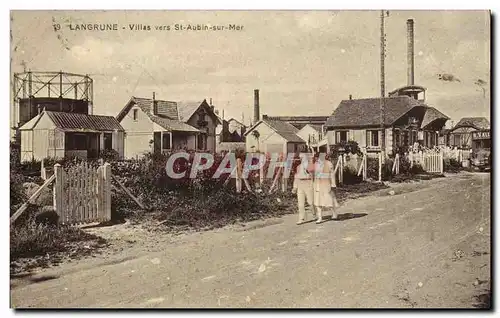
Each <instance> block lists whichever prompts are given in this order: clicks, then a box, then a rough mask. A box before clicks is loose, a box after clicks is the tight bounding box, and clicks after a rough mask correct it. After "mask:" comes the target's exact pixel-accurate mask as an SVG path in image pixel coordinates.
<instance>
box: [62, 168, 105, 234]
mask: <svg viewBox="0 0 500 318" xmlns="http://www.w3.org/2000/svg"><path fill="white" fill-rule="evenodd" d="M54 175H55V186H54V209H55V211H56V212H57V214H58V215H59V222H60V223H62V224H85V223H92V222H105V221H109V220H111V165H110V164H109V163H105V164H104V165H102V166H99V167H98V168H96V167H91V166H89V165H88V163H86V162H82V163H81V164H78V165H76V166H72V167H69V168H63V167H62V166H61V165H59V164H56V165H55V166H54Z"/></svg>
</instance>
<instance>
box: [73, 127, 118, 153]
mask: <svg viewBox="0 0 500 318" xmlns="http://www.w3.org/2000/svg"><path fill="white" fill-rule="evenodd" d="M120 145H122V147H121V148H122V149H123V132H65V133H64V157H66V158H79V159H97V158H99V156H100V155H101V154H102V153H103V152H104V151H109V150H115V151H117V153H118V155H119V156H120V154H121V153H122V151H120Z"/></svg>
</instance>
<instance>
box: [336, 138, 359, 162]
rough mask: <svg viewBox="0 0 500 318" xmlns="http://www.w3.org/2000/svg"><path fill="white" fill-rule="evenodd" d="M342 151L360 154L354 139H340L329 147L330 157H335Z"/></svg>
mask: <svg viewBox="0 0 500 318" xmlns="http://www.w3.org/2000/svg"><path fill="white" fill-rule="evenodd" d="M342 153H350V154H357V155H359V156H360V155H362V152H361V148H359V145H358V143H357V142H356V141H354V140H349V141H341V142H339V143H337V144H335V145H332V146H331V147H330V156H331V157H332V158H337V157H338V156H339V155H340V154H342Z"/></svg>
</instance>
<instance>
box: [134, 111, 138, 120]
mask: <svg viewBox="0 0 500 318" xmlns="http://www.w3.org/2000/svg"><path fill="white" fill-rule="evenodd" d="M137 113H138V109H134V110H133V114H134V120H137Z"/></svg>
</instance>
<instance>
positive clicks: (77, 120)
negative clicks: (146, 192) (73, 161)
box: [19, 110, 124, 161]
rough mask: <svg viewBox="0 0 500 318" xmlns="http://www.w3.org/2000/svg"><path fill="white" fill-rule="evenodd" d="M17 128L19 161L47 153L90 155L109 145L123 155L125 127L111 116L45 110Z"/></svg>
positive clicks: (46, 155) (87, 156) (43, 155)
mask: <svg viewBox="0 0 500 318" xmlns="http://www.w3.org/2000/svg"><path fill="white" fill-rule="evenodd" d="M19 130H20V133H21V161H29V160H33V159H35V160H41V159H43V158H47V157H56V158H65V157H66V158H68V157H69V158H71V157H78V158H82V159H92V158H97V157H98V156H99V154H100V153H101V152H102V151H105V150H110V149H113V150H115V151H116V152H117V153H118V155H119V157H123V138H124V137H123V135H124V129H123V127H122V126H121V125H120V123H119V122H118V121H117V120H116V119H115V118H114V117H112V116H100V115H87V114H80V113H68V112H55V111H45V110H44V111H42V112H41V113H40V114H38V115H37V116H35V117H33V118H32V119H31V120H29V121H28V122H27V123H25V124H24V125H23V126H22V127H21V128H20V129H19Z"/></svg>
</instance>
